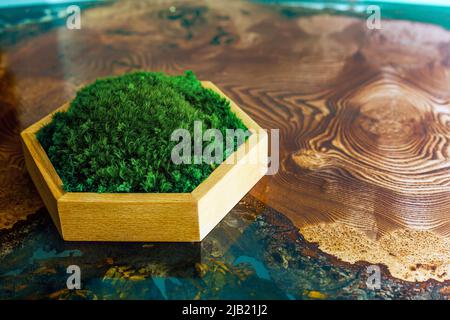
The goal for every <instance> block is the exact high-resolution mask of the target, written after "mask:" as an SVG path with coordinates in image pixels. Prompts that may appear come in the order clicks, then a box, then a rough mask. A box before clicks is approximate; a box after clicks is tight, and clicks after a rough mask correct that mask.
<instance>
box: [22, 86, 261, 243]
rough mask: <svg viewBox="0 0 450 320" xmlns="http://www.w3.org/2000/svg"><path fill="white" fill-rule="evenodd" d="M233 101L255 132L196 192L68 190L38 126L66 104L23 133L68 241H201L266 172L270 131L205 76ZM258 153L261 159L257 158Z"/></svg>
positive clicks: (37, 180) (29, 159) (32, 168)
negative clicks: (38, 137)
mask: <svg viewBox="0 0 450 320" xmlns="http://www.w3.org/2000/svg"><path fill="white" fill-rule="evenodd" d="M202 84H203V86H204V87H206V88H210V89H212V90H214V91H215V92H217V93H218V94H220V95H221V96H223V97H225V98H226V99H227V100H229V101H230V104H231V110H232V111H233V112H234V113H235V114H236V115H237V116H238V117H239V118H240V119H241V120H242V121H243V123H244V124H245V125H246V126H247V128H249V130H250V131H251V132H252V135H251V136H250V137H249V138H248V139H247V140H246V142H245V143H244V144H242V145H241V146H239V147H238V149H237V150H236V151H235V153H233V154H232V155H231V156H230V157H235V156H236V155H240V156H239V157H238V160H237V161H235V162H234V163H233V164H229V163H227V161H225V162H224V163H222V164H220V165H219V166H218V167H217V168H216V169H215V170H214V171H213V172H212V173H211V175H210V176H209V177H208V178H207V179H206V180H205V181H203V182H202V183H201V184H200V185H199V186H198V187H197V188H195V189H194V190H193V191H192V192H191V193H90V192H65V191H64V190H63V189H62V181H61V179H60V177H59V176H58V174H57V173H56V170H55V168H54V167H53V165H52V164H51V162H50V160H49V158H48V157H47V154H46V152H45V151H44V149H43V148H42V146H41V145H40V143H39V141H38V140H37V139H36V132H37V131H38V130H39V129H40V128H41V127H42V126H44V125H45V124H47V123H49V122H50V121H51V119H52V116H53V114H54V113H55V112H57V111H64V110H66V109H67V108H68V107H69V103H66V104H64V105H63V106H62V107H60V108H58V109H57V110H55V111H54V112H52V113H51V114H49V115H47V116H46V117H44V118H43V119H41V120H40V121H38V122H36V123H35V124H33V125H31V126H30V127H28V128H27V129H25V130H24V131H22V133H21V137H22V142H23V150H24V156H25V163H26V166H27V169H28V172H29V173H30V176H31V178H32V180H33V182H34V184H35V185H36V188H37V190H38V192H39V194H40V195H41V197H42V199H43V201H44V204H45V206H46V207H47V209H48V211H49V213H50V215H51V217H52V220H53V222H54V223H55V225H56V227H57V229H58V231H59V233H60V234H61V236H62V237H63V238H64V239H65V240H67V241H155V242H188V241H189V242H190V241H201V240H202V239H203V238H204V237H205V236H206V235H207V234H208V233H209V232H210V231H211V230H212V229H213V228H214V227H215V226H216V225H217V224H218V223H219V222H220V221H221V220H222V218H223V217H224V216H225V215H226V214H227V213H228V212H229V211H230V210H231V209H232V208H233V207H234V206H235V205H236V204H237V203H238V202H239V201H240V199H242V197H244V195H245V194H246V193H247V192H248V191H250V189H251V188H252V187H253V186H254V185H255V184H256V183H257V182H258V181H259V180H260V179H261V178H262V177H263V176H264V174H265V173H266V172H267V157H268V135H267V133H266V132H265V131H264V130H262V129H261V128H260V127H259V125H258V124H257V123H256V122H255V121H253V120H252V119H251V118H250V117H249V116H248V115H247V114H246V113H245V112H244V111H242V110H241V109H240V108H239V107H238V106H237V105H236V104H235V103H234V102H233V101H231V100H230V99H229V98H228V97H226V96H225V94H224V93H223V92H222V91H220V90H219V89H218V88H217V87H216V86H215V85H214V84H213V83H211V82H208V81H202ZM255 159H256V161H255Z"/></svg>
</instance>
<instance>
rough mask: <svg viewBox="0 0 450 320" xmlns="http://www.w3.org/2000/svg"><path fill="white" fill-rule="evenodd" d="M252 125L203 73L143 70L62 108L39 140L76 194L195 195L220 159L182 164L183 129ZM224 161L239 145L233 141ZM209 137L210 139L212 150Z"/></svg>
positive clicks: (95, 87) (101, 84)
mask: <svg viewBox="0 0 450 320" xmlns="http://www.w3.org/2000/svg"><path fill="white" fill-rule="evenodd" d="M194 121H201V122H202V125H203V131H205V130H206V129H209V128H216V129H219V130H220V131H221V132H222V134H223V136H224V137H225V130H226V129H244V130H246V127H245V126H244V125H243V123H242V122H241V121H240V120H239V119H238V118H237V117H236V116H235V115H234V113H232V112H231V110H230V104H229V101H227V100H226V99H224V98H222V97H221V96H220V95H218V94H217V93H215V92H214V91H212V90H210V89H206V88H203V87H202V85H201V83H200V81H198V80H197V78H196V77H195V75H194V74H193V73H192V72H190V71H187V72H186V73H185V75H183V76H167V75H164V74H162V73H154V72H135V73H130V74H125V75H123V76H119V77H110V78H104V79H100V80H97V81H95V82H94V83H93V84H91V85H88V86H86V87H85V88H83V89H81V90H80V91H79V92H78V93H77V95H76V98H75V99H74V100H73V101H72V103H71V106H70V108H69V109H68V111H67V112H60V113H56V114H55V115H54V117H53V119H52V121H51V122H50V123H49V124H48V125H47V126H45V127H43V128H42V129H41V130H40V131H39V132H38V133H37V138H38V140H39V141H40V143H41V144H42V146H43V148H44V149H45V151H46V152H47V155H48V157H49V158H50V161H51V162H52V164H53V165H54V167H55V169H56V171H57V172H58V174H59V176H60V177H61V179H62V181H63V188H64V189H65V190H66V191H72V192H190V191H192V190H193V189H194V188H195V187H196V186H198V185H199V184H200V183H201V182H202V181H203V180H204V179H205V178H206V177H208V175H209V174H210V173H211V172H212V171H213V170H214V168H215V167H216V164H212V163H211V164H207V163H202V164H179V165H177V164H174V163H173V162H172V161H171V151H172V149H173V147H174V146H175V145H176V144H177V143H178V142H176V141H171V134H172V132H173V131H174V130H175V129H178V128H184V129H187V130H188V131H189V132H190V133H191V135H192V136H193V132H194ZM225 143H226V139H224V141H223V148H224V150H226V152H224V156H223V158H222V161H223V160H224V159H225V158H226V157H227V156H228V155H229V154H230V153H231V152H232V151H234V150H235V149H236V147H237V142H233V147H232V149H231V150H230V148H229V149H226V145H225ZM207 144H209V142H203V146H204V147H205V146H206V145H207Z"/></svg>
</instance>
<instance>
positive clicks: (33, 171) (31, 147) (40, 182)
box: [21, 133, 64, 233]
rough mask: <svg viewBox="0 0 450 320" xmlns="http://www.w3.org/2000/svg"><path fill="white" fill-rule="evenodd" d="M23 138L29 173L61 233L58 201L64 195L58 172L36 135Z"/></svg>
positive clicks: (25, 134) (27, 134) (23, 136)
mask: <svg viewBox="0 0 450 320" xmlns="http://www.w3.org/2000/svg"><path fill="white" fill-rule="evenodd" d="M21 137H22V149H23V153H24V158H25V165H26V167H27V170H28V173H29V174H30V176H31V179H32V180H33V183H34V185H35V186H36V189H37V190H38V192H39V195H40V196H41V198H42V200H43V202H44V204H45V206H46V208H47V210H48V211H49V213H50V216H51V218H52V220H53V222H54V223H55V225H56V228H57V229H58V231H59V232H60V233H61V222H60V219H59V215H58V205H57V201H58V199H59V198H60V197H62V195H63V193H64V192H63V190H62V188H61V184H62V182H61V181H60V179H59V177H58V175H57V174H56V172H54V169H53V166H52V165H51V164H50V160H48V158H47V156H46V155H45V151H44V150H43V149H42V147H41V145H40V144H39V142H38V141H37V139H36V138H35V137H34V133H33V134H30V133H22V135H21ZM47 161H48V162H47Z"/></svg>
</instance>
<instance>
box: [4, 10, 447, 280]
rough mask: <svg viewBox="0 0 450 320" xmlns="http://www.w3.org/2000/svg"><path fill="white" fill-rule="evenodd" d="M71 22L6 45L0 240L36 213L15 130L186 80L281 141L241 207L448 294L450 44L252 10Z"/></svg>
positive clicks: (118, 14) (127, 13) (435, 36)
mask: <svg viewBox="0 0 450 320" xmlns="http://www.w3.org/2000/svg"><path fill="white" fill-rule="evenodd" d="M81 19H82V20H81V21H82V26H81V29H80V30H69V29H67V28H66V27H65V26H64V25H63V26H56V27H53V28H49V30H45V31H42V30H40V31H36V33H35V34H30V35H27V34H26V35H21V37H22V38H20V39H19V40H18V41H13V40H11V41H10V40H8V39H5V41H4V44H3V49H2V52H1V54H0V87H1V90H0V103H1V105H2V108H1V109H0V122H1V125H0V135H1V139H0V152H1V156H0V162H1V164H2V165H1V166H0V168H1V169H0V170H1V171H0V192H1V197H0V203H1V208H0V224H1V228H11V227H12V226H13V225H14V224H16V223H17V222H18V221H20V220H24V219H26V217H27V216H28V215H29V214H32V213H34V212H35V211H36V210H38V209H39V208H41V207H42V203H41V201H40V198H39V196H38V195H37V193H36V191H35V189H34V187H33V186H32V184H31V182H30V180H29V178H28V175H27V174H26V170H25V169H24V163H23V157H22V151H21V147H20V141H19V136H18V133H19V132H20V130H21V129H23V128H25V127H26V126H28V125H30V124H32V123H33V122H35V121H37V120H39V119H40V118H41V117H43V116H45V115H46V114H48V113H49V112H51V111H52V110H54V109H56V108H57V107H59V106H60V105H62V104H63V103H64V102H67V101H69V100H70V99H71V98H73V97H74V95H75V92H76V90H77V88H79V87H80V86H82V85H83V84H86V83H89V82H91V81H93V80H94V79H96V78H97V77H102V76H109V75H115V74H122V73H124V72H129V71H133V70H140V69H143V70H152V71H165V72H168V73H170V74H180V73H182V72H183V71H184V70H187V69H189V70H193V71H194V72H195V73H196V74H197V75H198V76H199V78H201V79H204V80H209V81H213V82H214V83H215V84H217V85H218V86H219V87H220V88H221V89H222V90H223V91H224V92H225V93H226V94H227V95H229V96H230V97H231V98H232V99H233V100H234V101H236V102H237V103H238V104H239V105H240V106H241V107H242V108H243V109H244V110H245V111H246V112H247V113H248V114H249V115H250V116H251V117H252V118H253V119H255V120H256V121H257V122H258V123H259V124H260V125H261V126H262V127H264V128H267V129H279V130H280V131H279V132H280V137H279V170H278V172H277V173H276V174H275V175H271V176H266V177H265V178H263V179H262V180H261V181H260V182H259V183H258V184H257V186H256V187H255V188H254V189H253V190H252V191H251V192H250V195H249V196H248V197H252V198H254V199H256V201H257V202H258V203H260V204H261V205H264V206H265V207H266V208H269V209H270V210H272V209H273V210H275V211H276V212H279V213H281V214H283V215H284V216H285V217H287V218H288V219H289V220H290V221H291V223H292V224H293V225H294V226H295V227H296V228H297V229H298V230H299V231H300V234H301V235H303V236H304V237H305V238H306V239H307V240H308V241H310V242H314V243H318V246H319V248H320V250H322V251H324V252H326V253H328V254H330V255H331V256H334V257H337V258H339V259H340V260H341V261H344V262H350V263H354V262H357V261H365V262H368V263H373V264H384V265H386V266H387V268H388V270H389V272H390V273H391V274H392V275H393V276H394V277H395V278H399V279H403V280H409V281H414V280H420V281H425V280H429V279H435V280H437V281H444V280H449V279H450V272H449V268H450V31H449V30H446V29H444V28H442V27H440V26H436V25H431V24H424V23H418V22H411V21H403V20H388V19H385V20H382V28H381V29H379V30H372V29H369V28H368V27H367V25H366V21H365V19H362V18H361V17H352V16H345V15H333V14H329V13H322V14H313V15H310V14H305V13H304V11H302V10H300V9H295V8H294V9H293V8H290V9H289V11H286V10H285V9H283V10H282V9H280V8H279V7H278V6H271V5H261V4H255V3H251V2H246V1H226V2H225V1H220V2H219V1H195V3H190V2H182V3H176V2H175V3H172V2H170V3H168V2H164V1H163V2H158V3H155V2H151V1H119V2H116V3H114V4H108V5H105V6H98V7H93V8H89V9H86V10H83V11H82V15H81ZM8 41H9V42H8Z"/></svg>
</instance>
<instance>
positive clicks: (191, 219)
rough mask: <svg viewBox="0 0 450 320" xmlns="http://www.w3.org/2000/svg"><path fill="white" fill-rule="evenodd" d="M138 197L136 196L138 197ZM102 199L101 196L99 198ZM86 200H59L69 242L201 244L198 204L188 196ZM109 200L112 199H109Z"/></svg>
mask: <svg viewBox="0 0 450 320" xmlns="http://www.w3.org/2000/svg"><path fill="white" fill-rule="evenodd" d="M135 195H136V194H135ZM99 196H101V195H99ZM136 196H137V199H135V200H133V199H132V198H133V194H129V195H127V198H128V199H126V200H123V198H122V200H121V199H120V198H121V197H119V199H114V200H112V201H110V200H108V199H105V200H102V201H89V200H87V201H83V199H82V198H81V199H80V197H79V194H76V193H67V194H66V195H65V196H64V197H62V198H60V199H59V200H58V209H59V214H60V219H61V225H62V235H63V238H64V239H65V240H68V241H158V242H182V241H183V242H188V241H199V240H200V231H199V219H198V209H197V203H196V201H194V199H193V198H192V197H191V196H190V195H189V194H186V195H184V196H183V199H181V200H180V201H173V200H170V199H168V200H160V201H152V200H147V201H144V200H142V195H140V194H137V195H136ZM107 197H109V196H107Z"/></svg>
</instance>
